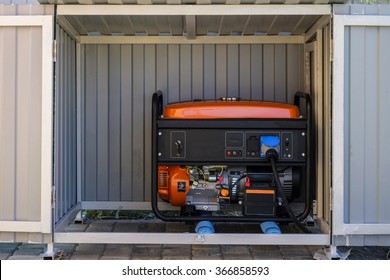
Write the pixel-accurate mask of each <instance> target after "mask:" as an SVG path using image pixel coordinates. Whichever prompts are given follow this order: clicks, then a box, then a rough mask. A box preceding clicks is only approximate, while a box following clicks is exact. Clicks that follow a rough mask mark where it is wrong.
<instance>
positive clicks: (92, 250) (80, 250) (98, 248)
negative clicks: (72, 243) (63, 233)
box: [74, 244, 106, 255]
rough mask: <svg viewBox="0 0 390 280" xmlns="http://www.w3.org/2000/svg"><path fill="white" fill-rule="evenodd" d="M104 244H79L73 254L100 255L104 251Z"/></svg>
mask: <svg viewBox="0 0 390 280" xmlns="http://www.w3.org/2000/svg"><path fill="white" fill-rule="evenodd" d="M105 246H106V245H104V244H79V245H78V246H77V247H76V248H75V252H74V254H95V255H101V254H103V252H104V249H105Z"/></svg>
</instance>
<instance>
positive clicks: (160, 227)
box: [139, 223, 165, 232]
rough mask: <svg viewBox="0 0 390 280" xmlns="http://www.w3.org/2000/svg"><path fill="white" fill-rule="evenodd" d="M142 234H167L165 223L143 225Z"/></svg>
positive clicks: (140, 228) (141, 227) (141, 226)
mask: <svg viewBox="0 0 390 280" xmlns="http://www.w3.org/2000/svg"><path fill="white" fill-rule="evenodd" d="M139 231H140V232H165V223H142V224H141V225H140V227H139Z"/></svg>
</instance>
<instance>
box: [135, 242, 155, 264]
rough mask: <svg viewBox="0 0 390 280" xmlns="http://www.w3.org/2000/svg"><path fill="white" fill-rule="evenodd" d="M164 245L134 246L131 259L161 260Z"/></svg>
mask: <svg viewBox="0 0 390 280" xmlns="http://www.w3.org/2000/svg"><path fill="white" fill-rule="evenodd" d="M161 254H162V245H154V244H153V245H150V244H146V245H142V244H141V245H134V247H133V251H132V255H131V259H134V260H160V259H161Z"/></svg>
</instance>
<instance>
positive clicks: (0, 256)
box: [0, 253, 10, 260]
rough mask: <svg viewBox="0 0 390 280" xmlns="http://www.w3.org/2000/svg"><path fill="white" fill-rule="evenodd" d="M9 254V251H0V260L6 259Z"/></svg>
mask: <svg viewBox="0 0 390 280" xmlns="http://www.w3.org/2000/svg"><path fill="white" fill-rule="evenodd" d="M9 256H10V254H9V253H0V260H6V259H8V257H9Z"/></svg>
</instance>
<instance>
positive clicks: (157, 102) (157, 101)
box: [151, 91, 315, 223]
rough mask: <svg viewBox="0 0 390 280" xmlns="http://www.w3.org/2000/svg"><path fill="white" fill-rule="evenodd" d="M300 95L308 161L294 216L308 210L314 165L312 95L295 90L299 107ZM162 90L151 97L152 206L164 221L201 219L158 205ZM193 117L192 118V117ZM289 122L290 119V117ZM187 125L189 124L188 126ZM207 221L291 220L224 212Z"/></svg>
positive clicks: (184, 121) (203, 121) (203, 218)
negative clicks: (300, 205)
mask: <svg viewBox="0 0 390 280" xmlns="http://www.w3.org/2000/svg"><path fill="white" fill-rule="evenodd" d="M300 99H304V100H305V101H306V118H305V119H306V121H305V123H306V133H307V138H306V143H307V153H308V155H307V162H306V180H307V182H306V199H305V200H306V201H305V209H304V211H303V212H302V213H301V214H300V215H299V216H297V218H298V219H299V220H303V219H305V218H306V217H307V216H308V215H309V214H310V210H311V205H312V201H311V200H312V192H311V186H313V185H312V180H313V176H312V172H313V171H314V169H313V168H312V163H314V162H315V161H314V158H313V157H314V152H313V145H312V143H311V141H312V135H311V133H312V131H313V130H312V121H311V119H312V104H311V96H310V95H309V94H308V93H304V92H297V93H296V95H295V97H294V104H295V105H297V104H298V105H297V106H298V107H299V102H300ZM162 116H163V94H162V92H161V91H157V92H155V93H154V94H153V99H152V192H151V194H152V195H151V204H152V210H153V212H154V214H155V215H156V217H157V218H159V219H161V220H163V221H167V222H199V221H204V220H205V217H202V216H166V215H164V214H163V213H161V211H160V210H159V209H158V162H157V153H158V147H157V136H158V135H157V133H158V132H157V130H158V128H159V127H160V126H159V123H164V122H169V121H170V120H164V119H163V117H162ZM175 121H176V122H175V123H179V124H180V123H183V124H185V123H186V122H188V121H189V120H175ZM191 121H193V120H191ZM208 121H212V120H202V121H200V120H199V121H196V120H195V121H194V124H197V123H198V125H201V124H202V123H203V124H205V123H207V122H208ZM229 121H231V120H222V123H226V125H228V123H229ZM235 121H237V119H235ZM244 121H245V122H246V124H248V122H247V121H248V120H244ZM289 121H290V122H291V121H292V120H289ZM283 122H285V120H275V123H276V125H277V123H283ZM187 127H188V126H187ZM207 220H208V221H211V222H238V223H261V222H265V221H269V220H273V221H275V222H292V219H291V218H282V217H258V216H240V217H226V216H208V217H207Z"/></svg>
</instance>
